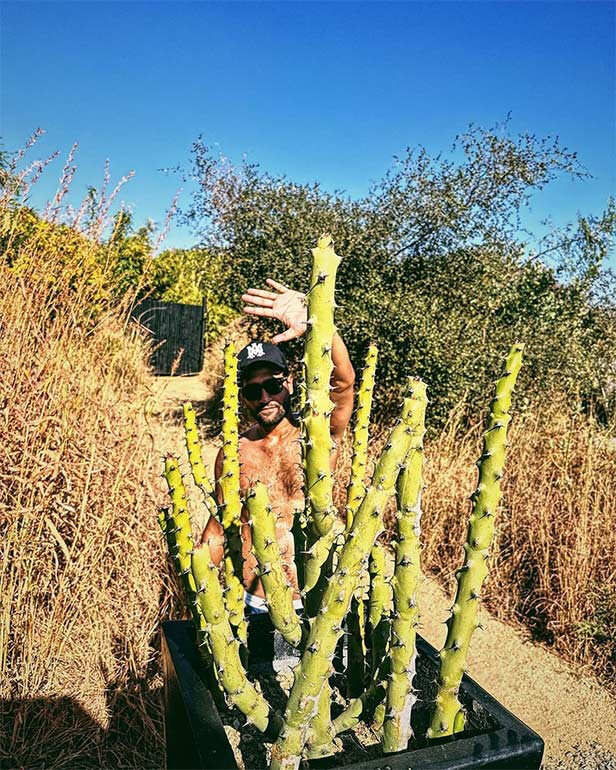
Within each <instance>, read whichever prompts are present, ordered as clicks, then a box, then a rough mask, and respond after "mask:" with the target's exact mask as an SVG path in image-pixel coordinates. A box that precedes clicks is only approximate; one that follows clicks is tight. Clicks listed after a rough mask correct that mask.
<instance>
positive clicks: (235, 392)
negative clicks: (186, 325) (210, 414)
mask: <svg viewBox="0 0 616 770" xmlns="http://www.w3.org/2000/svg"><path fill="white" fill-rule="evenodd" d="M224 355H225V378H224V391H223V406H222V452H223V460H222V473H221V476H220V479H219V485H220V490H221V493H222V504H221V507H222V510H223V514H222V526H223V528H224V529H227V528H228V527H230V526H231V524H234V525H235V526H236V527H239V526H240V517H241V513H242V501H241V498H240V458H239V449H238V441H239V428H238V425H239V419H238V413H239V388H238V384H237V356H236V355H235V346H234V344H233V343H232V342H228V343H227V344H226V345H225V348H224Z"/></svg>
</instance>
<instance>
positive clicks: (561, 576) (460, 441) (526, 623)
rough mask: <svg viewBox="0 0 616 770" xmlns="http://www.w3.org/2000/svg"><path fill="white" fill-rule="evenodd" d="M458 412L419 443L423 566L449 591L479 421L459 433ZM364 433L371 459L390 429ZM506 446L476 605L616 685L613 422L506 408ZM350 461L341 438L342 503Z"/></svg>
mask: <svg viewBox="0 0 616 770" xmlns="http://www.w3.org/2000/svg"><path fill="white" fill-rule="evenodd" d="M487 395H488V396H489V394H487ZM488 400H489V398H486V402H487V401H488ZM457 417H458V414H457V413H456V412H455V411H454V413H453V414H452V416H451V419H450V421H449V423H448V425H447V426H446V427H445V429H444V430H443V431H442V432H441V434H440V435H439V436H438V437H436V438H433V439H431V440H428V441H426V447H425V465H424V476H425V484H426V487H425V490H424V495H423V500H422V508H423V516H422V541H423V546H424V549H423V570H424V573H425V574H427V575H430V576H432V577H434V578H436V579H437V580H438V581H439V582H440V583H441V584H442V585H443V586H444V587H445V588H446V589H447V590H448V591H449V592H450V594H451V595H452V596H453V595H454V594H455V588H456V582H455V577H454V573H455V571H456V570H457V569H458V568H459V567H460V565H461V564H462V562H463V558H464V551H463V548H462V545H463V543H464V541H465V539H466V529H467V522H468V515H469V513H470V510H471V503H470V501H469V496H470V494H471V492H473V490H474V489H475V485H476V483H477V468H476V465H475V461H476V460H477V458H478V457H479V455H480V454H481V447H482V423H481V422H477V424H476V425H475V426H474V427H472V428H470V429H466V430H463V429H462V427H461V425H460V423H459V421H458V419H457ZM427 420H429V414H428V416H427ZM371 430H372V433H373V435H372V437H371V442H370V446H371V457H372V458H373V459H374V458H376V457H378V454H379V452H380V448H381V446H382V445H383V443H384V442H385V438H386V435H387V433H386V432H385V431H383V430H382V428H380V427H378V428H377V429H371ZM508 443H509V449H508V455H507V460H506V465H505V476H504V479H503V482H502V489H503V502H502V506H501V510H500V512H499V514H498V517H497V519H496V536H495V541H494V546H493V549H492V557H491V562H490V572H489V575H488V579H487V581H486V583H485V585H484V592H483V601H484V603H485V605H486V606H487V607H488V609H489V610H490V612H492V614H494V615H495V616H496V617H498V618H499V619H501V620H503V621H505V622H508V623H511V624H514V625H517V626H518V627H520V628H522V629H523V630H525V631H526V632H528V634H529V635H530V636H531V637H532V638H533V640H534V641H536V642H539V643H542V644H544V645H545V646H547V647H548V648H550V649H551V650H553V651H554V652H556V653H558V654H560V655H562V656H563V657H564V658H566V659H567V660H569V661H571V662H573V663H575V664H577V665H578V666H579V668H580V670H583V671H584V672H585V673H588V674H590V675H593V676H596V677H597V678H599V679H600V680H601V681H602V682H603V683H604V684H605V685H607V686H608V687H610V688H611V689H612V690H613V691H616V686H615V685H614V681H616V677H615V674H616V632H615V631H614V629H615V628H616V568H615V566H614V565H615V564H616V441H615V440H614V430H613V429H612V430H607V429H605V428H601V427H600V426H599V425H598V424H597V423H596V422H595V421H594V420H593V419H592V418H590V417H587V416H584V415H582V414H579V413H577V414H573V413H572V411H571V408H570V405H568V404H567V403H565V402H562V403H561V402H559V401H558V399H557V398H555V399H554V400H553V401H552V402H551V403H550V404H549V405H548V406H547V407H546V406H544V407H539V406H538V407H529V408H528V409H527V410H526V411H525V412H523V413H520V412H518V413H515V411H514V418H513V422H512V426H511V429H510V432H509V439H508ZM350 457H351V441H350V437H349V436H348V434H347V436H345V439H344V442H343V445H342V447H341V454H340V462H339V465H338V470H337V472H336V477H337V487H336V494H335V500H336V504H337V506H338V508H339V510H342V509H343V506H344V499H345V492H344V490H345V488H346V484H347V481H348V478H349V472H348V466H349V463H350ZM369 466H370V463H369ZM369 470H370V468H369ZM393 510H394V509H393V505H390V506H389V508H388V510H387V511H386V513H385V519H386V524H387V530H386V532H385V534H384V535H383V539H384V540H385V541H389V540H391V539H392V537H393V526H394V517H393ZM423 612H424V613H426V614H429V613H430V608H429V607H425V608H423Z"/></svg>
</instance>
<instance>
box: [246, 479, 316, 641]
mask: <svg viewBox="0 0 616 770" xmlns="http://www.w3.org/2000/svg"><path fill="white" fill-rule="evenodd" d="M246 505H247V507H248V513H249V515H250V525H251V527H252V547H253V549H254V553H255V556H256V557H257V562H258V564H259V576H260V578H261V583H262V584H263V589H264V591H265V598H266V600H267V603H268V606H269V610H270V617H271V619H272V623H273V624H274V627H275V628H277V629H278V630H279V631H280V633H281V634H282V636H283V637H284V638H285V639H286V640H287V642H289V644H290V645H292V646H293V647H297V646H298V645H299V643H300V640H301V638H302V627H301V624H300V621H299V618H298V617H297V613H296V612H295V609H294V608H293V589H292V588H291V586H290V585H289V583H288V582H287V579H286V577H285V574H284V571H283V569H282V559H281V556H280V549H279V547H278V539H277V537H276V521H275V518H274V514H273V511H272V507H271V505H270V504H269V498H268V495H267V487H266V486H265V484H261V483H258V484H256V485H255V486H254V487H253V488H252V489H251V490H250V491H249V493H248V495H247V496H246Z"/></svg>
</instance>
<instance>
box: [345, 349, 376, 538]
mask: <svg viewBox="0 0 616 770" xmlns="http://www.w3.org/2000/svg"><path fill="white" fill-rule="evenodd" d="M378 355H379V353H378V348H377V346H376V345H375V344H374V343H371V344H370V347H369V348H368V353H367V355H366V361H365V364H364V368H363V371H362V377H361V383H360V385H359V390H358V391H357V409H356V412H355V426H354V430H353V457H352V459H351V479H350V481H349V487H348V492H347V503H346V526H345V530H346V531H347V532H350V531H351V525H352V524H353V516H354V515H355V511H356V510H357V509H358V508H359V505H360V503H361V501H362V500H363V499H364V495H365V494H366V487H365V484H364V482H365V480H366V464H367V462H368V430H369V426H370V412H371V410H372V394H373V392H374V377H375V372H376V362H377V359H378Z"/></svg>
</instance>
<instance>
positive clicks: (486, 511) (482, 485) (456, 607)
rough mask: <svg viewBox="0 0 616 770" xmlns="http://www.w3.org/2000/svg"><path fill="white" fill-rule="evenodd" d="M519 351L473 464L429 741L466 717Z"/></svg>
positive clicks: (510, 360) (511, 358) (517, 348)
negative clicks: (465, 693)
mask: <svg viewBox="0 0 616 770" xmlns="http://www.w3.org/2000/svg"><path fill="white" fill-rule="evenodd" d="M521 365H522V346H521V345H514V346H513V347H512V348H511V350H510V351H509V355H508V356H507V360H506V363H505V372H504V373H503V375H502V376H501V377H500V378H499V379H498V380H497V382H496V394H495V396H494V399H493V401H492V403H491V404H490V414H489V418H488V424H487V430H486V431H485V433H484V434H483V436H484V439H483V451H482V453H481V457H480V458H479V460H478V461H477V465H478V467H479V481H478V484H477V488H476V490H475V492H474V493H473V495H472V498H471V499H472V501H473V508H472V512H471V515H470V519H469V525H468V534H467V538H466V543H465V545H464V552H465V558H464V565H463V566H462V567H461V568H460V569H459V570H458V572H457V575H456V577H457V583H458V586H457V591H456V598H455V601H454V604H453V607H452V610H451V617H450V618H449V620H448V621H447V639H446V640H445V646H444V647H443V649H442V650H441V652H440V659H441V663H440V672H439V689H438V693H437V696H436V708H435V710H434V715H433V717H432V721H431V724H430V728H429V729H428V737H429V738H433V737H439V738H440V737H441V736H443V735H451V734H452V733H454V732H458V731H460V730H462V729H463V727H464V724H465V721H466V719H465V715H464V711H463V709H462V704H461V703H460V701H459V700H458V690H459V688H460V683H461V681H462V676H463V674H464V667H465V664H466V658H467V654H468V647H469V643H470V640H471V636H472V634H473V632H474V630H475V629H476V628H477V607H478V604H479V600H480V597H481V586H482V585H483V581H484V580H485V578H486V576H487V574H488V558H489V556H490V545H491V544H492V537H493V535H494V518H495V515H496V513H497V511H498V506H499V504H500V499H501V484H500V482H501V478H502V475H503V466H504V462H505V450H506V446H507V444H506V439H507V427H508V425H509V421H510V420H511V415H510V413H509V409H510V406H511V394H512V392H513V387H514V385H515V381H516V378H517V376H518V372H519V371H520V366H521Z"/></svg>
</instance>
